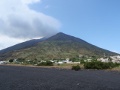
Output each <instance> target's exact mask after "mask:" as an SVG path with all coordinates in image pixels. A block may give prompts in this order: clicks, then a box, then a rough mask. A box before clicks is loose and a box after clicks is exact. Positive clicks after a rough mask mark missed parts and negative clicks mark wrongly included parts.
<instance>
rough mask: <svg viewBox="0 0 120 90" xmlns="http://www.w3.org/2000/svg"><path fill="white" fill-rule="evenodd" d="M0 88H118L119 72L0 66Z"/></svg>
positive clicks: (51, 89) (6, 89)
mask: <svg viewBox="0 0 120 90" xmlns="http://www.w3.org/2000/svg"><path fill="white" fill-rule="evenodd" d="M0 90H120V73H118V72H110V71H102V70H101V71H97V70H96V71H95V70H90V71H88V70H82V71H72V70H64V69H53V68H37V67H20V66H19V67H17V66H0Z"/></svg>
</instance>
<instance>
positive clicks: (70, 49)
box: [0, 32, 118, 60]
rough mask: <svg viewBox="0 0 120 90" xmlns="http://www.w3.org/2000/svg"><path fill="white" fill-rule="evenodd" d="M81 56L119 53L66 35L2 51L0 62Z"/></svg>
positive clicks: (28, 42) (34, 41)
mask: <svg viewBox="0 0 120 90" xmlns="http://www.w3.org/2000/svg"><path fill="white" fill-rule="evenodd" d="M79 55H87V56H100V57H101V56H104V55H106V56H110V55H118V54H117V53H114V52H111V51H108V50H105V49H102V48H99V47H97V46H95V45H92V44H90V43H88V42H86V41H84V40H82V39H79V38H76V37H74V36H70V35H67V34H64V33H61V32H60V33H57V34H56V35H54V36H52V37H49V38H43V39H38V40H30V41H27V42H23V43H21V44H17V45H15V46H12V47H9V48H7V49H4V50H1V51H0V60H9V59H17V58H24V59H27V60H34V59H37V60H41V59H61V58H73V57H77V56H79Z"/></svg>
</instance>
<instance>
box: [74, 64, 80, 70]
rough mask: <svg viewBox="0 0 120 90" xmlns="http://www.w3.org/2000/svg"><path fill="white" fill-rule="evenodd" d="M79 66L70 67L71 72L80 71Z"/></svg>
mask: <svg viewBox="0 0 120 90" xmlns="http://www.w3.org/2000/svg"><path fill="white" fill-rule="evenodd" d="M80 69H81V68H80V66H79V65H76V66H72V70H75V71H78V70H80Z"/></svg>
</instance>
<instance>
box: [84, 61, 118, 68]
mask: <svg viewBox="0 0 120 90" xmlns="http://www.w3.org/2000/svg"><path fill="white" fill-rule="evenodd" d="M117 66H119V64H117V63H113V62H108V63H105V62H101V61H91V62H86V63H84V68H85V69H110V68H114V67H117Z"/></svg>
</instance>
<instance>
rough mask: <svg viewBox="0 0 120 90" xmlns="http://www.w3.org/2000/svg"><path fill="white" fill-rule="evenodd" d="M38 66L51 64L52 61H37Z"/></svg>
mask: <svg viewBox="0 0 120 90" xmlns="http://www.w3.org/2000/svg"><path fill="white" fill-rule="evenodd" d="M38 66H53V63H52V62H51V61H46V62H41V63H39V64H38Z"/></svg>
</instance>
